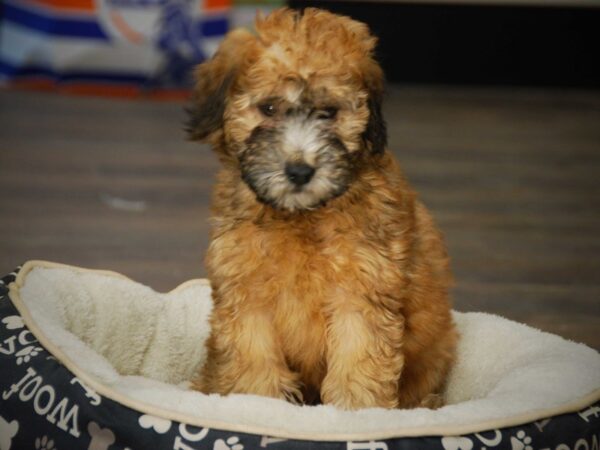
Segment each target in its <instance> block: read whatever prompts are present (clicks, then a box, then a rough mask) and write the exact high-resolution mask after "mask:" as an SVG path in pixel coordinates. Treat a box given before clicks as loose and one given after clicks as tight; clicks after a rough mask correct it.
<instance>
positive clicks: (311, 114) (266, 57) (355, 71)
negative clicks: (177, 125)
mask: <svg viewBox="0 0 600 450" xmlns="http://www.w3.org/2000/svg"><path fill="white" fill-rule="evenodd" d="M256 28H257V33H258V34H257V35H252V34H250V33H248V32H245V31H234V32H232V33H230V34H229V35H228V36H227V38H226V39H225V40H224V42H223V44H222V45H221V47H220V48H219V51H218V52H217V54H216V55H215V57H214V58H213V59H212V60H210V61H208V62H207V63H204V64H202V65H200V66H199V68H198V70H197V86H196V91H195V96H194V102H195V104H194V106H193V110H192V116H191V124H190V125H191V126H190V129H191V134H192V137H194V138H197V139H205V138H208V139H209V140H210V141H211V142H212V143H213V144H214V146H215V147H216V149H217V151H219V152H220V153H221V155H222V157H223V158H222V159H223V160H224V161H225V162H226V164H232V165H233V166H235V167H236V168H238V169H239V171H240V173H241V178H242V179H243V180H244V182H245V183H246V184H247V185H248V186H249V187H250V188H251V189H252V191H254V193H255V194H256V198H257V199H258V200H259V201H261V202H263V203H266V204H269V205H271V206H273V207H274V208H277V209H284V210H287V211H299V210H309V209H314V208H317V207H319V206H321V205H323V204H325V203H326V202H327V201H329V200H331V199H333V198H335V197H337V196H340V195H342V194H343V193H344V192H346V190H347V189H348V188H349V186H350V185H351V183H352V182H353V180H354V179H355V178H356V176H357V174H358V171H359V169H360V165H361V164H363V163H364V161H365V158H368V157H371V156H373V155H376V154H378V153H381V152H382V151H383V147H384V146H385V126H384V123H383V120H382V118H381V112H380V101H381V71H380V69H379V66H378V65H377V64H376V63H375V62H374V61H373V59H372V58H371V51H372V49H373V46H374V44H375V39H374V38H372V37H371V36H370V35H369V32H368V30H367V28H366V26H364V25H363V24H361V23H359V22H355V21H352V20H350V19H348V18H345V17H340V16H335V15H333V14H331V13H327V12H324V11H319V10H315V9H308V10H306V11H305V12H304V14H303V15H300V14H299V13H297V12H294V11H291V10H287V9H283V10H279V11H276V12H274V13H271V15H269V16H268V17H266V18H265V19H259V20H257V24H256Z"/></svg>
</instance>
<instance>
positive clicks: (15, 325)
mask: <svg viewBox="0 0 600 450" xmlns="http://www.w3.org/2000/svg"><path fill="white" fill-rule="evenodd" d="M2 323H3V324H4V325H5V326H6V329H7V330H18V329H19V328H23V327H24V326H25V322H23V318H22V317H21V316H8V317H5V318H4V319H2Z"/></svg>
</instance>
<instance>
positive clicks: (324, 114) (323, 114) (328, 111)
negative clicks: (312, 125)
mask: <svg viewBox="0 0 600 450" xmlns="http://www.w3.org/2000/svg"><path fill="white" fill-rule="evenodd" d="M337 113H338V109H337V108H336V107H335V106H328V107H326V108H321V109H318V110H317V114H316V116H317V119H322V120H331V119H335V116H337Z"/></svg>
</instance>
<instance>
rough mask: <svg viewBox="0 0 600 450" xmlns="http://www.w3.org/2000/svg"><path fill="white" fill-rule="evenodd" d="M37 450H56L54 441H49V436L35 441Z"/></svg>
mask: <svg viewBox="0 0 600 450" xmlns="http://www.w3.org/2000/svg"><path fill="white" fill-rule="evenodd" d="M35 448H36V450H56V447H55V446H54V441H53V440H52V439H48V436H44V437H42V438H41V439H40V438H37V439H36V440H35Z"/></svg>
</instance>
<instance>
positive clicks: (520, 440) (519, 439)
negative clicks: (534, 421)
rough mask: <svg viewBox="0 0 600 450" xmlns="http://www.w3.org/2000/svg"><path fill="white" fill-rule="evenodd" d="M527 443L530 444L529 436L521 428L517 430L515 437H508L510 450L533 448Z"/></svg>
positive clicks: (529, 449)
mask: <svg viewBox="0 0 600 450" xmlns="http://www.w3.org/2000/svg"><path fill="white" fill-rule="evenodd" d="M529 444H531V437H529V436H527V435H526V434H525V432H524V431H523V430H519V431H518V432H517V436H516V437H515V436H512V437H511V438H510V445H511V447H512V450H533V447H532V446H531V445H529Z"/></svg>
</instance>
